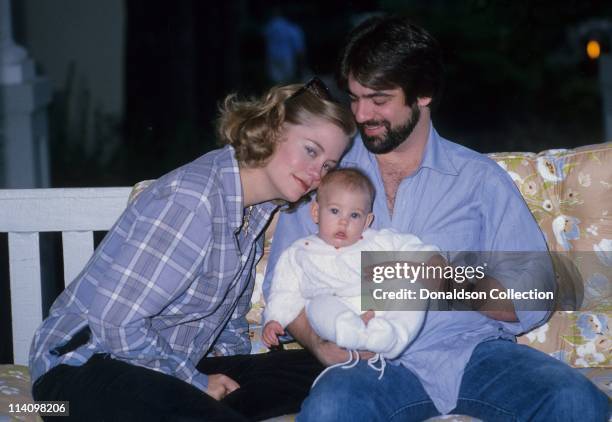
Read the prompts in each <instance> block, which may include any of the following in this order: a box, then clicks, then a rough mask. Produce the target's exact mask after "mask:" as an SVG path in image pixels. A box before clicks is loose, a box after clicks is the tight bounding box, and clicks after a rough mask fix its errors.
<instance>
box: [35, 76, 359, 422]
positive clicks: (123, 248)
mask: <svg viewBox="0 0 612 422" xmlns="http://www.w3.org/2000/svg"><path fill="white" fill-rule="evenodd" d="M218 129H219V131H218V132H219V137H220V140H221V141H222V142H223V143H225V144H226V146H225V147H223V148H221V149H219V150H215V151H212V152H210V153H208V154H205V155H204V156H202V157H200V158H198V159H197V160H195V161H193V162H192V163H189V164H187V165H185V166H183V167H180V168H178V169H176V170H174V171H172V172H170V173H168V174H166V175H165V176H162V177H161V178H160V179H158V180H157V181H155V182H154V183H153V184H152V185H151V186H150V187H149V188H147V189H146V190H145V191H144V192H142V193H141V194H140V195H139V196H138V197H137V199H136V200H135V201H134V202H132V203H131V204H130V205H129V206H128V208H127V210H126V211H125V212H124V213H123V214H122V216H121V217H120V218H119V220H118V221H117V223H116V224H115V225H114V226H113V228H112V229H111V230H110V231H109V233H108V234H107V236H106V238H105V239H104V241H103V242H102V243H101V244H100V246H99V247H98V249H97V250H96V252H95V253H94V255H93V257H92V258H91V260H90V261H89V263H88V264H87V266H86V267H85V269H84V270H83V271H82V272H81V274H80V275H79V276H78V277H77V279H76V280H75V281H74V282H73V283H71V284H70V285H69V286H68V287H67V288H66V290H65V291H64V292H63V293H62V294H61V295H60V296H59V297H58V298H57V300H56V301H55V303H54V304H53V306H52V308H51V310H50V313H49V317H48V318H47V319H46V320H45V321H44V322H43V324H42V326H41V327H40V328H39V329H38V331H37V333H36V335H35V337H34V340H33V344H32V348H31V351H30V368H31V372H32V379H33V381H34V384H33V396H34V398H35V399H36V400H56V401H69V402H70V414H71V416H72V417H73V418H75V419H83V420H101V419H104V420H147V421H150V420H191V419H194V420H195V419H199V420H215V419H219V420H243V419H244V417H245V416H246V417H249V418H261V417H269V416H272V415H274V414H275V413H283V412H288V411H296V410H297V408H298V406H299V403H300V402H301V400H302V399H303V398H304V397H305V396H306V394H307V392H308V387H309V386H310V383H311V382H312V379H314V377H316V375H317V373H318V371H319V370H320V369H321V367H320V365H319V364H318V362H316V360H315V359H314V358H312V357H311V356H310V355H308V354H307V352H304V351H300V352H299V353H288V352H282V353H280V352H279V353H275V354H268V355H263V356H261V355H260V356H250V355H248V353H249V351H250V343H249V338H248V326H247V323H246V320H245V315H246V313H247V311H248V307H249V302H250V296H251V293H252V290H253V284H254V272H255V263H256V262H257V261H258V260H259V258H260V257H261V254H262V249H263V248H262V246H263V235H262V234H263V231H264V228H265V226H266V225H267V223H268V221H269V220H270V218H271V215H272V213H273V212H274V211H275V209H276V208H277V206H278V204H279V201H281V202H285V203H287V202H295V201H297V200H299V199H300V198H301V197H302V196H303V195H304V194H306V193H308V192H310V191H311V190H313V189H315V188H316V187H317V186H318V184H319V181H320V180H321V177H322V176H323V175H325V174H326V173H327V171H329V170H330V169H331V168H333V167H334V166H335V165H336V164H337V162H338V161H339V160H340V157H341V155H342V154H343V152H344V150H345V149H346V147H347V146H348V143H349V139H350V137H351V136H352V135H353V134H354V132H355V126H354V123H353V118H352V115H351V114H350V112H348V111H347V110H345V109H344V108H343V107H341V106H340V105H338V104H337V103H335V102H333V101H331V98H330V97H329V94H328V93H327V89H326V88H325V86H324V85H323V84H322V82H321V81H320V80H318V79H314V80H313V81H311V82H309V83H308V84H306V85H304V86H300V85H290V86H285V87H276V88H273V89H271V90H270V91H269V92H268V93H267V95H265V96H264V97H262V98H261V99H259V100H251V101H239V100H237V99H236V97H235V96H229V97H228V98H226V100H225V102H224V106H223V107H222V109H221V118H220V119H219V125H218ZM231 355H234V356H231ZM293 369H296V370H298V371H301V372H300V374H301V375H298V376H296V375H295V374H294V373H293ZM204 393H206V394H204ZM281 395H282V396H283V397H284V398H283V399H282V400H281ZM287 396H289V399H287ZM222 399H223V400H222ZM219 400H222V401H219Z"/></svg>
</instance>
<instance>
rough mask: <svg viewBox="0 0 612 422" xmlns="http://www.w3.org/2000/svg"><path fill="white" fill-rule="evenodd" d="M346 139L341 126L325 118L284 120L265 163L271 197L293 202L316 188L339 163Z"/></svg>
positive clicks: (347, 139)
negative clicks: (268, 159)
mask: <svg viewBox="0 0 612 422" xmlns="http://www.w3.org/2000/svg"><path fill="white" fill-rule="evenodd" d="M348 143H349V138H348V137H347V136H346V135H345V134H344V132H343V131H342V129H341V128H339V127H338V126H336V125H334V124H333V123H330V122H328V121H327V120H323V119H320V118H313V119H311V120H309V121H308V122H307V123H306V124H300V125H294V124H290V123H285V125H284V130H283V136H282V140H281V141H280V142H279V143H278V145H277V146H276V150H275V151H274V154H273V155H272V158H271V159H270V161H269V162H268V163H267V164H266V166H265V171H266V173H267V175H268V179H269V181H270V185H271V186H270V187H271V189H272V190H273V192H272V193H273V195H274V197H275V198H277V199H284V200H286V201H289V202H295V201H297V200H298V199H300V198H301V197H302V196H303V195H304V194H306V193H307V192H310V191H311V190H313V189H316V188H317V187H318V186H319V183H320V182H321V178H322V177H323V176H325V174H326V173H327V172H328V171H329V170H331V169H333V168H334V167H335V166H336V165H337V164H338V161H340V157H341V156H342V154H343V153H344V150H345V149H346V147H347V146H348Z"/></svg>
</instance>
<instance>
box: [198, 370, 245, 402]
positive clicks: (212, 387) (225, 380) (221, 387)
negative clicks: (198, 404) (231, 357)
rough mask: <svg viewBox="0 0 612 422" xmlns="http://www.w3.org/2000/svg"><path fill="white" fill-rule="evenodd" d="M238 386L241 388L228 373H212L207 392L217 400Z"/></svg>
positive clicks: (209, 377)
mask: <svg viewBox="0 0 612 422" xmlns="http://www.w3.org/2000/svg"><path fill="white" fill-rule="evenodd" d="M238 388H240V385H239V384H238V383H237V382H236V381H234V380H233V379H231V378H230V377H228V376H227V375H223V374H212V375H209V376H208V387H207V388H206V394H208V395H209V396H210V397H212V398H213V399H215V400H221V399H222V398H224V397H225V396H227V395H228V394H229V393H231V392H232V391H235V390H237V389H238Z"/></svg>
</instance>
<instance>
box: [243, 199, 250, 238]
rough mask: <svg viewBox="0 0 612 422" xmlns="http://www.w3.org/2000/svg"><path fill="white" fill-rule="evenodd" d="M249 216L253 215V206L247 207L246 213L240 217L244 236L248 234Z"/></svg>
mask: <svg viewBox="0 0 612 422" xmlns="http://www.w3.org/2000/svg"><path fill="white" fill-rule="evenodd" d="M251 214H253V205H251V206H249V207H248V209H247V212H246V213H245V214H244V217H242V230H243V231H244V234H247V233H248V232H249V223H250V222H251V221H250V220H251Z"/></svg>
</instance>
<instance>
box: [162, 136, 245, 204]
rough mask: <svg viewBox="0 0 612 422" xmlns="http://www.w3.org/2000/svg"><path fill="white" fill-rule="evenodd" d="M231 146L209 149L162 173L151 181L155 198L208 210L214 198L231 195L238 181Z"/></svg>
mask: <svg viewBox="0 0 612 422" xmlns="http://www.w3.org/2000/svg"><path fill="white" fill-rule="evenodd" d="M230 149H231V147H224V148H221V149H217V150H214V151H210V152H208V153H206V154H204V155H202V156H200V157H199V158H197V159H195V160H194V161H191V162H190V163H187V164H185V165H183V166H181V167H178V168H177V169H175V170H173V171H171V172H169V173H167V174H165V175H164V176H162V177H160V178H159V179H157V180H156V181H155V182H154V186H153V187H152V188H153V190H152V194H153V195H154V196H155V198H156V199H165V200H169V201H175V202H177V203H179V204H181V205H183V206H184V207H186V208H188V209H190V210H192V211H197V210H200V209H202V207H204V208H205V209H207V210H208V211H211V207H212V206H213V203H214V202H215V201H222V200H223V198H224V197H225V196H234V195H236V194H237V193H238V192H236V181H237V180H240V175H239V173H238V167H237V163H236V162H235V160H234V158H233V151H231V150H230Z"/></svg>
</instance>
